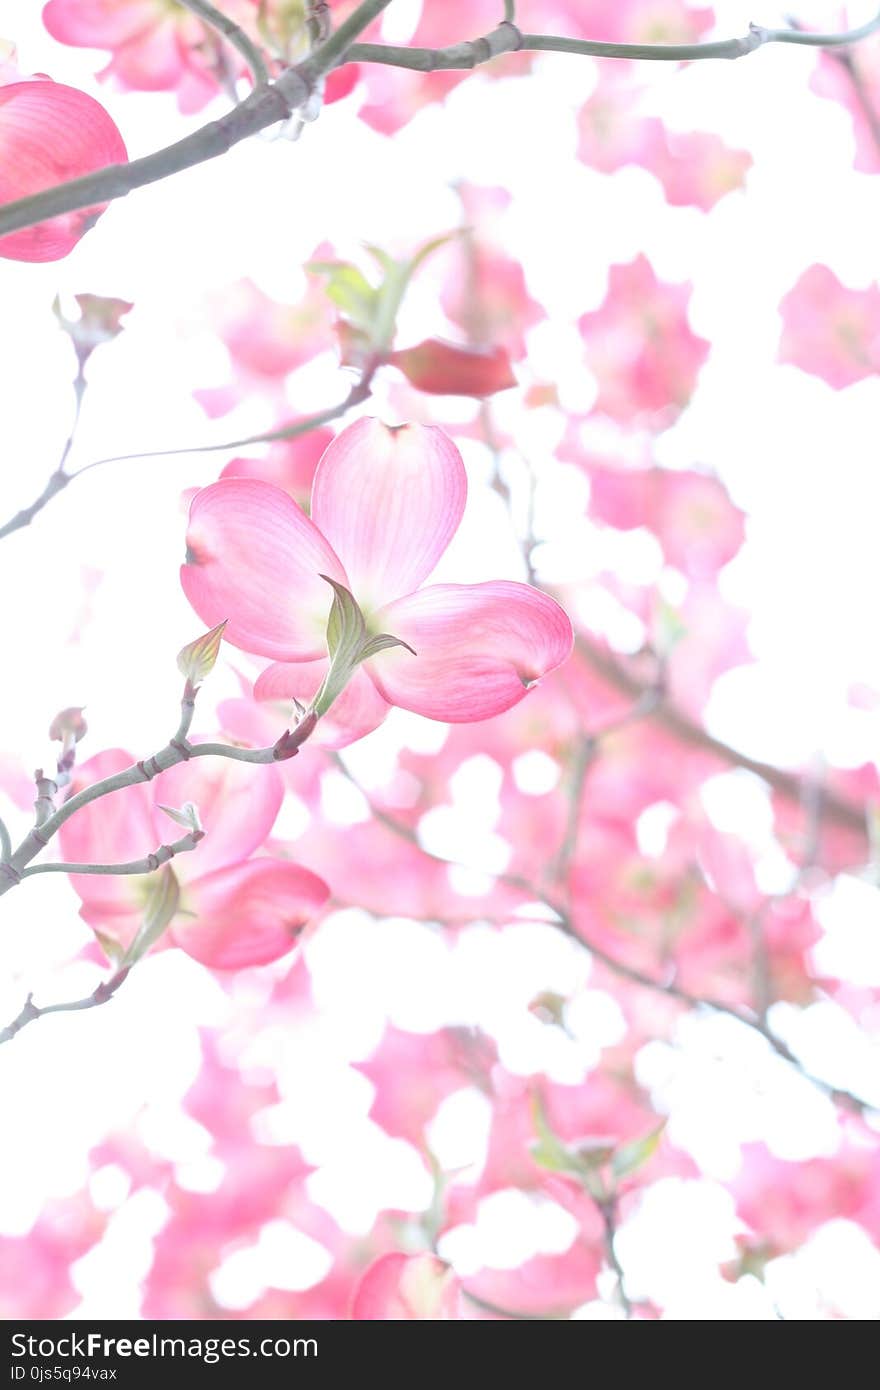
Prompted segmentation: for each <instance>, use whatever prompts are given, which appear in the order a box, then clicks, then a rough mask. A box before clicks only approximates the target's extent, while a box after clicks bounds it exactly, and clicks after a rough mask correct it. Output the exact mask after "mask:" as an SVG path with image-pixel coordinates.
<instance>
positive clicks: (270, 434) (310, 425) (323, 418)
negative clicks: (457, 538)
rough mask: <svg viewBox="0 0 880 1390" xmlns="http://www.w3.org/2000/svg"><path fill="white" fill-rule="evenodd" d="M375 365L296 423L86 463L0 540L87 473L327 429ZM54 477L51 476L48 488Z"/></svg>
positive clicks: (361, 393) (360, 396)
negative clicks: (340, 395)
mask: <svg viewBox="0 0 880 1390" xmlns="http://www.w3.org/2000/svg"><path fill="white" fill-rule="evenodd" d="M377 366H378V363H373V364H371V365H370V366H369V368H368V369H367V370H365V371H364V372H363V373H362V374H361V376H360V377H359V378H358V380H357V381H355V382H354V384H353V385H352V387H351V389H350V391H349V392H348V394H347V395H346V396H345V397H344V399H343V400H341V401H339V402H338V404H336V405H331V406H328V407H327V409H326V410H318V411H315V413H314V414H313V415H303V416H301V417H300V418H299V419H298V420H291V421H290V422H289V423H288V424H286V425H278V426H276V428H275V429H271V430H264V431H263V433H262V434H251V435H247V436H246V437H245V438H243V439H225V440H223V441H222V443H220V444H188V445H186V446H184V447H183V448H177V449H145V450H141V451H139V452H138V453H135V454H112V455H110V456H109V457H107V458H100V459H94V460H93V461H92V462H91V463H87V464H86V465H85V466H84V467H83V468H78V469H77V471H76V472H75V473H65V474H64V475H63V482H60V483H58V484H57V485H55V486H53V487H52V488H51V489H50V488H49V486H48V485H47V487H46V489H44V491H43V492H42V493H41V494H40V497H39V498H38V499H37V501H36V502H35V503H33V504H32V505H31V506H30V507H27V508H25V510H24V511H21V512H19V513H18V514H17V516H14V517H13V518H12V519H11V520H10V521H8V522H7V523H6V525H5V526H2V527H0V540H2V539H3V537H4V536H7V535H10V534H11V533H12V532H13V531H17V530H19V529H20V528H21V527H23V526H27V525H29V524H30V522H31V521H33V519H34V517H35V516H37V515H38V514H39V513H40V512H41V511H42V510H43V508H44V507H45V506H46V505H47V503H49V502H50V501H51V500H52V498H53V497H54V496H55V493H56V492H58V491H60V489H61V487H66V486H67V484H68V483H72V482H74V481H75V480H76V479H77V478H81V477H82V476H83V474H84V473H90V472H91V471H92V469H93V468H106V467H107V466H108V465H109V464H113V463H134V462H136V461H137V460H139V459H148V458H176V457H177V456H178V455H183V454H213V453H222V452H224V451H228V450H232V449H244V448H247V447H248V446H249V445H251V444H272V443H274V442H275V441H276V440H280V439H297V438H299V437H300V436H301V435H304V434H308V433H309V432H310V431H311V430H316V429H320V428H321V426H322V425H329V424H331V423H332V422H333V421H334V420H338V419H340V418H341V417H342V416H343V415H346V414H347V413H348V411H349V410H353V409H354V407H355V406H357V405H361V404H363V402H364V401H366V400H368V399H369V397H370V394H371V392H372V381H373V377H374V376H375V373H376V369H377ZM57 476H58V475H57V474H53V475H52V479H50V484H51V483H52V482H53V479H55V478H56V477H57Z"/></svg>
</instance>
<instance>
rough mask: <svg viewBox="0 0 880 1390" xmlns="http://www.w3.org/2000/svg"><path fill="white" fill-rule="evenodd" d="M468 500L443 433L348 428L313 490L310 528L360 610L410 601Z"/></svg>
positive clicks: (372, 425) (363, 425)
mask: <svg viewBox="0 0 880 1390" xmlns="http://www.w3.org/2000/svg"><path fill="white" fill-rule="evenodd" d="M466 497H467V475H466V473H465V471H464V464H463V463H462V461H461V455H460V454H459V452H458V450H457V449H456V447H455V445H454V444H453V443H452V440H451V439H448V438H447V437H446V435H445V434H444V433H443V431H442V430H438V429H433V428H431V427H428V426H426V425H404V426H402V427H401V428H399V429H389V428H388V426H387V425H383V424H382V422H381V421H380V420H372V419H363V420H358V421H356V422H355V424H353V425H349V426H348V428H347V429H345V430H343V431H342V433H341V434H340V435H338V436H337V438H336V439H335V440H334V441H333V443H332V444H331V445H330V447H329V448H328V450H327V452H326V453H325V455H324V457H323V458H322V459H321V462H320V463H319V464H318V470H317V472H316V474H315V480H314V483H313V484H312V520H313V521H314V523H315V525H316V526H318V527H320V529H321V531H322V532H323V534H324V535H325V536H326V537H327V539H328V541H329V542H330V544H331V545H332V546H333V548H334V550H335V551H336V553H337V555H339V557H340V559H341V560H342V562H343V564H344V565H345V567H346V570H347V571H348V575H349V578H350V580H351V584H350V588H351V590H352V593H353V594H354V596H355V598H356V599H357V601H358V603H359V604H360V605H361V607H362V608H366V609H374V608H378V607H380V606H381V605H382V604H383V603H388V602H389V601H390V600H391V599H395V598H399V597H400V595H401V594H408V593H411V592H412V590H413V589H416V588H418V586H419V585H420V584H421V583H422V581H423V580H424V579H426V578H427V577H428V575H429V574H430V573H431V571H432V569H433V568H434V566H435V565H436V563H437V561H438V560H439V559H440V556H441V555H442V554H443V552H444V550H445V549H446V547H447V545H448V544H449V542H450V540H451V539H452V537H453V535H454V534H455V532H456V530H457V528H458V523H459V522H460V521H461V516H462V512H463V511H464V504H465V499H466Z"/></svg>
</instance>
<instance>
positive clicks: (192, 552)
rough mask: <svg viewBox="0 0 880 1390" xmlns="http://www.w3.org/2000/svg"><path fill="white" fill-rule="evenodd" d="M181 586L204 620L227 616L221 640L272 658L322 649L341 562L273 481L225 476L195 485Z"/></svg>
mask: <svg viewBox="0 0 880 1390" xmlns="http://www.w3.org/2000/svg"><path fill="white" fill-rule="evenodd" d="M186 540H187V562H186V564H185V565H183V566H182V567H181V571H180V579H181V583H182V585H183V591H184V593H185V594H186V596H187V598H188V599H189V601H190V603H191V604H192V606H193V608H194V609H195V610H196V612H197V613H198V615H199V617H200V618H201V619H202V620H203V621H204V622H205V624H206V625H207V626H209V627H213V626H214V625H215V624H216V623H219V622H222V621H223V620H224V618H225V619H228V626H227V628H226V631H225V633H224V637H225V639H226V641H227V642H231V643H232V645H233V646H234V647H241V649H242V650H243V651H247V652H254V653H255V654H256V655H257V656H268V657H272V658H273V659H274V660H276V661H308V660H311V659H312V658H314V657H318V656H322V655H323V654H324V652H325V651H326V649H327V648H326V642H325V636H324V634H325V630H326V624H327V615H328V613H329V611H330V603H331V599H332V594H331V591H330V588H329V586H328V584H327V583H326V582H325V580H323V579H322V578H321V575H322V574H327V575H329V576H330V577H331V578H333V579H336V580H338V581H339V582H340V583H341V584H345V585H348V580H347V578H346V575H345V571H344V569H343V568H342V565H341V564H340V563H339V560H338V559H337V557H336V555H335V554H334V552H333V551H332V550H331V548H330V546H329V545H328V543H327V541H326V540H325V539H324V537H323V536H322V535H321V533H320V531H319V530H318V529H317V527H316V526H315V525H313V523H312V522H311V521H310V520H309V518H308V517H307V516H306V514H305V512H303V511H302V509H301V508H300V507H298V506H297V504H296V503H295V502H294V501H293V499H292V498H291V497H288V495H287V493H286V492H282V490H281V488H278V487H275V486H274V484H272V483H264V482H259V481H257V480H256V479H252V478H224V479H222V480H221V481H220V482H218V483H212V484H211V486H210V487H206V488H203V489H202V490H201V492H199V493H197V494H196V496H195V498H194V500H193V504H192V508H191V509H190V518H189V528H188V530H187V534H186Z"/></svg>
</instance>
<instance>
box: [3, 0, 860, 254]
mask: <svg viewBox="0 0 880 1390" xmlns="http://www.w3.org/2000/svg"><path fill="white" fill-rule="evenodd" d="M389 3H390V0H363V3H362V4H360V5H359V6H358V7H357V9H356V10H355V11H354V12H353V13H352V14H351V15H350V16H349V17H348V19H347V20H345V22H344V23H343V24H341V25H340V26H339V28H338V29H337V30H336V31H335V32H334V33H333V34H331V35H330V36H329V38H327V39H325V41H324V42H323V43H322V44H320V45H319V46H318V47H317V48H316V49H315V50H314V52H313V53H312V54H311V55H310V56H309V57H308V58H306V59H305V60H304V61H303V62H302V63H297V64H296V65H295V66H294V67H291V68H288V69H287V70H286V71H285V72H283V73H282V74H281V76H280V77H279V78H278V79H277V80H276V81H275V82H272V83H270V84H269V85H268V86H262V87H259V88H257V89H256V90H254V91H253V92H251V94H250V95H249V96H248V97H246V98H245V100H244V101H243V102H241V103H240V104H239V105H238V106H236V107H234V108H233V110H232V111H230V112H229V113H228V114H227V115H226V116H223V117H221V119H220V120H217V121H211V122H209V123H208V124H207V125H205V126H202V127H201V129H199V130H196V131H194V132H193V133H192V134H191V135H188V136H185V137H184V139H182V140H178V141H176V142H175V143H174V144H173V145H168V146H166V147H165V148H164V149H161V150H156V151H155V152H154V153H153V154H149V155H145V156H144V157H143V158H141V159H134V160H132V161H131V162H130V163H128V164H113V165H108V166H107V167H106V168H103V169H98V170H96V171H95V172H94V173H91V174H87V175H85V176H84V177H83V178H79V179H73V180H71V181H70V182H69V183H63V184H59V185H57V186H56V187H55V188H48V189H46V190H45V191H44V192H42V193H35V194H33V195H31V196H30V197H28V198H20V199H17V200H16V201H15V202H12V203H7V204H6V205H5V206H4V207H0V236H6V235H8V234H9V233H10V232H15V231H20V230H21V229H22V228H24V227H32V226H34V225H35V224H37V223H39V222H43V221H45V220H46V219H47V218H50V217H58V216H61V215H62V214H63V213H67V212H75V211H77V210H78V209H80V208H92V207H97V206H100V205H102V204H106V203H109V202H113V201H114V200H115V199H117V198H124V197H125V196H126V195H127V194H128V193H131V192H132V191H133V190H134V189H136V188H143V187H145V186H146V185H147V184H150V183H156V182H158V181H159V180H161V179H165V178H168V177H170V176H171V175H172V174H177V173H180V172H182V170H184V169H191V168H193V167H194V166H195V165H197V164H204V163H206V162H207V161H208V160H211V159H216V158H218V157H219V156H220V155H223V154H226V152H227V151H228V150H230V149H232V147H233V146H234V145H237V144H239V143H240V142H241V141H242V140H246V139H248V137H249V136H251V135H256V134H257V133H258V132H259V131H261V130H265V129H266V128H267V127H268V126H271V125H275V124H277V123H278V122H279V121H284V120H286V119H287V118H288V117H289V116H290V115H291V113H292V112H293V111H295V110H296V109H297V108H298V107H300V106H302V105H303V104H304V103H305V102H306V101H307V100H308V98H309V96H310V95H311V93H312V91H313V90H314V88H315V86H316V84H317V83H318V82H319V81H320V79H321V78H322V77H324V76H325V75H326V74H327V73H328V72H330V71H332V69H333V68H336V67H340V66H342V65H343V64H345V63H350V62H358V63H383V64H386V65H390V66H392V67H399V68H409V69H412V70H415V71H419V72H434V71H437V70H438V69H446V70H450V69H468V68H473V67H476V66H478V65H479V64H480V63H485V62H489V61H491V59H493V58H496V57H498V56H500V55H501V54H502V53H509V52H513V51H517V50H528V51H531V52H536V53H573V54H579V55H587V56H591V57H597V58H618V59H619V58H624V59H629V58H635V59H642V60H647V61H658V62H675V63H680V62H695V61H698V60H702V59H714V58H730V59H732V58H742V57H745V56H746V54H748V53H753V52H754V51H755V50H756V49H758V48H762V47H764V46H765V45H767V44H771V43H785V44H801V45H808V46H810V47H813V48H832V47H841V46H845V45H847V44H852V43H858V42H859V41H860V40H861V39H864V38H867V37H868V36H869V35H871V34H873V33H876V32H877V30H878V29H880V14H878V15H877V17H876V18H875V19H872V20H870V21H869V22H868V23H867V24H863V25H861V26H860V27H859V28H857V29H850V30H847V31H845V32H842V33H837V34H812V33H807V32H804V31H802V30H798V29H766V28H763V27H761V26H759V25H752V27H751V28H750V30H749V32H748V34H746V35H745V36H744V37H742V38H738V39H725V40H722V41H720V42H717V43H703V44H614V43H600V42H598V41H593V40H589V39H583V40H582V39H568V38H563V37H557V36H555V35H551V34H522V33H520V31H519V30H518V29H517V27H516V25H515V24H513V23H511V21H510V20H507V19H505V20H503V21H502V23H501V24H500V25H499V26H498V28H497V29H495V30H493V32H492V33H491V34H486V35H484V36H483V37H481V38H478V39H473V40H471V41H469V42H466V43H461V44H453V45H452V46H451V47H449V48H441V49H430V48H397V47H394V46H393V45H389V44H358V43H355V42H354V40H355V39H356V38H357V35H358V34H360V33H361V32H362V31H363V30H364V29H366V27H367V26H368V24H370V22H371V21H372V20H373V19H375V18H376V16H377V15H378V14H380V13H381V12H382V10H384V9H385V8H386V7H387V5H388V4H389Z"/></svg>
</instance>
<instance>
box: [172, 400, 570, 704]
mask: <svg viewBox="0 0 880 1390" xmlns="http://www.w3.org/2000/svg"><path fill="white" fill-rule="evenodd" d="M466 493H467V477H466V474H465V470H464V465H463V464H462V461H461V457H460V455H459V453H458V450H457V449H456V448H455V446H454V445H453V444H452V442H451V440H449V439H448V438H447V437H446V436H445V435H444V434H443V433H442V431H440V430H437V429H433V428H427V427H424V426H404V427H402V428H400V429H397V430H391V429H388V428H387V427H386V426H384V425H383V424H381V423H380V422H379V421H375V420H370V419H364V420H359V421H357V422H356V423H355V424H354V425H350V426H349V427H348V428H347V429H346V430H343V432H342V433H341V434H340V435H339V436H338V437H337V438H336V440H335V441H334V442H333V444H331V446H330V448H329V449H328V450H327V452H326V454H325V455H324V457H323V459H322V460H321V463H320V464H319V466H318V470H317V473H316V474H315V480H314V484H313V487H312V501H311V518H309V517H306V515H305V513H304V512H302V511H301V510H300V509H299V507H297V506H296V504H295V503H294V502H293V501H292V500H291V499H290V498H289V497H288V496H287V495H286V494H285V493H282V492H281V491H280V490H279V489H277V488H274V487H272V486H271V485H270V484H268V483H259V482H252V481H249V480H244V479H242V480H237V479H226V480H224V481H221V482H219V483H213V484H212V485H211V486H210V487H207V488H205V489H204V490H203V491H202V492H200V493H198V494H197V496H196V498H195V499H194V501H193V504H192V509H191V512H190V524H189V529H188V531H187V563H186V564H185V565H184V566H183V567H182V569H181V581H182V583H183V588H184V592H185V593H186V596H187V598H188V599H189V601H190V603H191V604H192V605H193V607H194V608H195V610H196V612H197V613H198V614H199V616H200V617H201V618H202V619H203V620H204V621H205V622H206V623H208V624H210V625H212V626H213V625H214V624H215V623H218V622H222V621H223V620H224V619H228V627H227V629H226V637H227V639H228V640H229V641H230V642H231V643H232V644H233V645H234V646H237V647H241V648H242V649H243V650H245V651H250V652H253V653H255V654H256V655H259V656H268V657H272V658H274V659H275V660H280V661H286V662H291V661H312V660H315V659H317V658H319V657H321V656H323V654H324V652H325V651H326V644H325V636H324V633H325V627H326V620H327V613H328V611H329V597H330V595H329V590H328V586H327V584H326V582H325V580H324V579H322V578H321V575H322V574H325V575H328V576H329V577H330V578H332V579H334V580H336V581H337V582H338V583H340V584H343V585H345V586H346V587H348V588H350V589H351V591H352V593H353V594H354V596H355V598H356V599H357V601H358V603H359V604H360V606H361V608H362V610H363V612H364V615H365V617H366V620H367V626H368V631H369V632H371V633H381V632H390V633H392V634H393V636H395V637H398V638H400V639H402V640H403V641H404V642H406V643H408V644H409V646H410V647H412V648H413V650H414V651H415V653H416V655H415V656H414V655H413V654H412V652H409V651H406V650H402V649H394V650H390V651H384V652H381V653H379V655H378V656H375V657H372V658H370V660H369V661H367V662H365V664H364V669H365V671H366V672H367V674H368V675H369V677H370V679H371V680H372V681H373V683H374V685H375V686H376V688H377V690H378V692H379V694H380V695H381V696H382V697H383V698H384V699H385V700H387V701H388V703H389V704H393V705H400V706H402V707H403V708H404V709H410V710H413V711H415V712H416V713H418V714H424V715H427V716H428V717H429V718H431V719H442V720H445V721H448V722H451V723H456V722H469V721H471V720H475V719H488V718H490V717H491V716H492V715H495V714H499V713H500V712H501V711H502V710H505V709H509V708H510V706H511V705H514V704H516V703H517V702H518V701H519V700H521V699H522V698H523V696H524V695H525V693H526V691H527V690H528V689H529V688H530V687H531V686H532V685H534V684H535V682H537V681H538V680H540V678H541V677H542V676H544V675H547V674H548V673H549V672H550V671H553V670H555V669H556V667H557V666H559V665H561V663H562V662H563V661H564V660H565V659H566V657H567V656H568V655H569V653H570V651H571V646H572V640H573V639H572V631H571V624H570V623H569V620H568V618H567V617H566V615H565V614H564V612H563V611H562V609H561V608H560V607H559V605H558V604H557V603H555V602H554V600H553V599H551V598H549V597H548V596H547V595H546V594H543V593H541V592H540V591H539V590H537V589H533V588H531V587H530V586H529V585H527V584H519V583H513V582H510V581H507V580H501V581H497V582H490V583H484V584H474V585H460V584H442V585H435V586H432V587H430V588H427V589H419V587H418V586H419V585H420V584H422V583H423V581H424V580H425V579H427V578H428V576H429V574H430V573H431V571H432V570H433V569H434V567H435V565H436V564H437V561H438V560H439V559H440V557H441V555H442V554H443V552H444V550H445V549H446V547H447V545H448V544H449V542H450V540H451V539H452V536H453V535H454V533H455V531H456V530H457V528H458V524H459V522H460V520H461V517H462V513H463V512H464V506H465V497H466ZM400 595H403V597H400ZM401 656H402V657H404V658H405V660H401Z"/></svg>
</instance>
